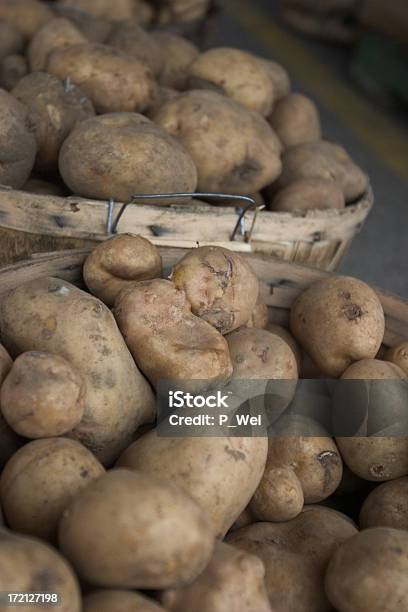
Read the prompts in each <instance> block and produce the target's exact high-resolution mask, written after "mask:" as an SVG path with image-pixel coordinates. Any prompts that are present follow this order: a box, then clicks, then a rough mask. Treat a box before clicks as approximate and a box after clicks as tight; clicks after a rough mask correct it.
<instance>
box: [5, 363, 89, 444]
mask: <svg viewBox="0 0 408 612" xmlns="http://www.w3.org/2000/svg"><path fill="white" fill-rule="evenodd" d="M84 396H85V381H84V379H83V377H82V376H81V374H80V373H79V372H77V371H76V370H75V368H73V367H72V366H71V364H70V363H69V362H68V361H67V360H66V359H64V358H63V357H59V356H58V355H52V354H50V353H41V352H38V351H37V352H36V351H31V352H27V353H23V354H22V355H20V356H19V357H17V359H16V361H15V362H14V364H13V366H12V368H11V371H10V373H9V374H8V376H7V378H6V380H5V381H4V383H3V386H2V388H1V391H0V403H1V411H2V413H3V416H4V418H5V419H6V421H7V423H8V424H9V425H10V427H11V428H12V429H14V431H16V432H17V433H18V434H20V435H21V436H25V437H26V438H48V437H51V436H61V435H62V434H65V433H68V432H69V431H71V430H72V429H73V428H74V427H76V426H77V425H78V424H79V422H80V421H81V419H82V416H83V413H84V407H85V402H84Z"/></svg>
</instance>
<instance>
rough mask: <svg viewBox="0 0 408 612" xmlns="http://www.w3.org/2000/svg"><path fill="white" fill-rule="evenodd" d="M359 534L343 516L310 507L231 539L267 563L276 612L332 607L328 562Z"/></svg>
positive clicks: (324, 611)
mask: <svg viewBox="0 0 408 612" xmlns="http://www.w3.org/2000/svg"><path fill="white" fill-rule="evenodd" d="M355 533H356V528H355V526H354V524H353V523H352V521H351V520H350V519H349V518H348V517H346V516H345V515H343V514H340V513H339V512H336V511H334V510H331V509H329V508H324V507H323V506H310V507H308V508H306V509H305V510H304V511H303V512H302V513H301V514H300V515H299V516H297V517H296V518H295V519H293V520H291V521H287V522H284V523H277V524H274V523H255V524H253V525H250V526H249V527H244V528H243V529H238V530H237V531H234V532H233V533H231V534H230V535H229V536H228V538H227V542H228V543H229V544H232V545H233V546H236V547H237V548H240V549H242V550H245V551H246V552H248V553H251V554H255V555H257V556H258V557H260V558H261V560H262V561H263V562H264V565H265V570H266V578H265V583H266V589H267V591H268V595H269V602H270V605H271V608H272V610H273V611H274V612H311V610H313V611H314V612H329V610H330V609H331V608H330V604H329V602H328V601H327V597H326V594H325V591H324V575H325V571H326V567H327V565H328V563H329V560H330V558H331V557H332V555H333V553H334V551H335V550H336V549H337V547H338V546H339V545H341V544H342V542H344V541H347V540H348V539H349V538H351V537H352V536H353V535H354V534H355ZM353 612H354V611H353Z"/></svg>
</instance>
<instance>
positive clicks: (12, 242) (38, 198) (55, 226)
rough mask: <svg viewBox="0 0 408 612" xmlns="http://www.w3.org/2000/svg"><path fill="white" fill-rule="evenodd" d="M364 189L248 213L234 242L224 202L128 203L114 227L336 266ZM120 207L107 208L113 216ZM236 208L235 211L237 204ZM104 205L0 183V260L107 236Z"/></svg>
mask: <svg viewBox="0 0 408 612" xmlns="http://www.w3.org/2000/svg"><path fill="white" fill-rule="evenodd" d="M372 204H373V195H372V192H371V189H370V190H369V191H368V192H367V193H366V194H365V195H364V196H363V197H362V198H361V199H360V201H359V202H357V203H356V204H352V205H350V206H347V207H346V208H344V209H342V210H320V211H319V210H314V211H308V212H307V213H306V214H303V215H300V214H299V215H295V214H290V213H273V212H269V211H261V212H257V211H248V212H247V213H246V214H245V217H244V218H243V219H242V222H241V223H240V225H239V231H238V232H237V234H236V236H235V238H234V240H231V236H232V234H233V230H234V227H235V226H236V224H237V220H238V219H239V214H240V212H239V210H238V209H236V208H234V207H231V206H210V205H205V204H196V203H191V204H184V205H178V206H176V205H172V206H159V205H146V204H135V205H129V206H128V207H127V209H126V211H125V213H124V214H123V216H122V217H121V219H120V223H119V224H118V228H117V231H118V232H120V233H123V232H131V233H135V234H141V235H142V236H145V237H146V238H148V239H149V240H151V242H153V243H155V244H157V245H159V246H169V247H172V246H177V247H184V248H191V247H194V246H197V244H200V245H202V246H203V245H205V244H216V245H222V246H225V247H227V248H230V249H232V250H235V251H247V252H253V253H262V254H264V255H266V256H273V257H279V258H281V259H284V260H286V261H294V262H298V263H302V264H305V265H308V266H312V267H316V268H320V269H323V270H328V271H332V270H335V269H336V267H337V266H338V264H339V262H340V260H341V258H342V257H343V255H344V254H345V253H346V251H347V249H348V248H349V246H350V243H351V241H352V240H353V238H354V236H355V235H356V233H358V231H359V230H360V228H361V226H362V224H363V223H364V221H365V219H366V217H367V215H368V213H369V211H370V209H371V206H372ZM121 208H122V205H121V204H118V203H114V204H112V205H111V219H113V220H116V219H117V218H118V215H119V213H120V211H121ZM241 211H242V209H241ZM108 217H109V203H108V202H102V201H95V200H86V199H82V198H78V197H67V198H61V197H57V196H49V195H34V194H30V193H27V192H23V191H15V190H12V189H7V188H4V187H3V188H1V187H0V265H5V264H7V263H12V262H15V261H17V260H19V259H24V258H26V257H28V256H30V255H31V254H32V253H39V252H47V251H48V252H50V251H57V250H63V249H71V248H83V247H90V246H92V245H93V244H95V243H96V242H99V241H102V240H105V239H106V238H108V237H110V235H111V234H110V233H109V232H108V231H107V227H108V226H109V223H108Z"/></svg>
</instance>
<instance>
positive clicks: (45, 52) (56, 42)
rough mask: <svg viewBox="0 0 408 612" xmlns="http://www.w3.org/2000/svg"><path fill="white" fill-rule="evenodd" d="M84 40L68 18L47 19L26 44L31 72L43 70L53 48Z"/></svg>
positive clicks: (76, 43)
mask: <svg viewBox="0 0 408 612" xmlns="http://www.w3.org/2000/svg"><path fill="white" fill-rule="evenodd" d="M86 42H87V39H86V38H85V36H83V34H81V32H80V31H79V30H78V29H77V28H76V27H75V25H74V24H73V23H72V22H71V21H69V20H68V19H64V18H56V19H52V20H51V21H48V22H47V23H46V24H45V25H44V26H43V27H42V28H41V29H40V30H38V32H37V33H36V35H35V36H34V38H33V39H32V40H31V42H30V44H29V46H28V49H27V57H28V62H29V64H30V68H31V72H37V71H43V70H45V69H46V66H47V62H48V56H49V55H50V53H52V51H55V49H60V48H65V47H69V46H71V45H79V44H82V43H86Z"/></svg>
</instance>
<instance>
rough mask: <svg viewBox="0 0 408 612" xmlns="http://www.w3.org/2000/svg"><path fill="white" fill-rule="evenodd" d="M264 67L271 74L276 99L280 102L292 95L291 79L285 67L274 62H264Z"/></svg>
mask: <svg viewBox="0 0 408 612" xmlns="http://www.w3.org/2000/svg"><path fill="white" fill-rule="evenodd" d="M263 63H264V66H265V67H266V69H267V70H268V72H269V76H270V78H271V79H272V82H273V84H274V90H275V99H276V100H280V99H281V98H284V97H285V96H287V95H289V93H290V79H289V75H288V73H287V71H286V70H285V68H284V67H283V66H281V65H280V64H278V62H274V61H273V60H266V59H264V60H263Z"/></svg>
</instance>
